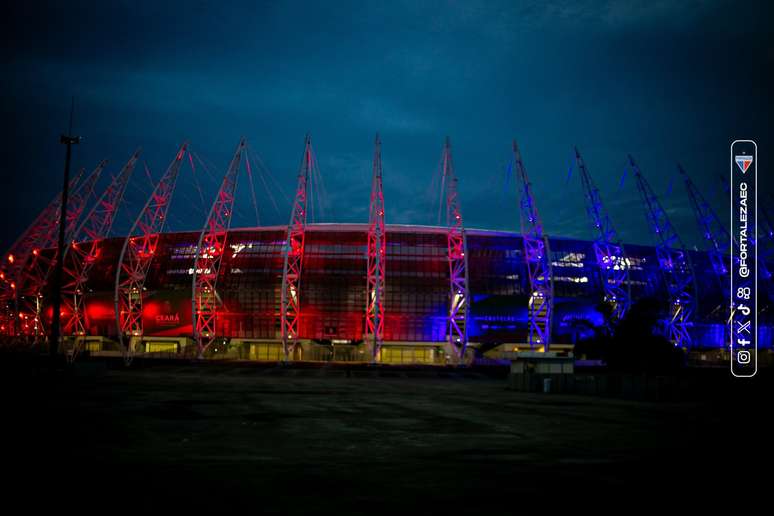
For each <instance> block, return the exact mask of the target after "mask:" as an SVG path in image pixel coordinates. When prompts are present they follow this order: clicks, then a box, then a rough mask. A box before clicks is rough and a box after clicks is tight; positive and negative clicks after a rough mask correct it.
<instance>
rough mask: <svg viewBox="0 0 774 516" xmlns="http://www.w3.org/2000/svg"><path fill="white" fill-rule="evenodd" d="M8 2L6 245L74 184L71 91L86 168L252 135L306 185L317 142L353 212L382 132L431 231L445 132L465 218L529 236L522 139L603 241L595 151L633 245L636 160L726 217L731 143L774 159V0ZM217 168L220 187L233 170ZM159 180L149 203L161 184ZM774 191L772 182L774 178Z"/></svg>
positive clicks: (640, 234) (276, 170)
mask: <svg viewBox="0 0 774 516" xmlns="http://www.w3.org/2000/svg"><path fill="white" fill-rule="evenodd" d="M8 9H9V10H8V11H7V12H6V13H5V15H4V17H3V21H2V23H3V27H2V29H3V30H2V35H0V38H2V39H1V41H2V45H3V53H2V63H3V68H4V80H3V83H2V86H0V87H1V88H2V100H0V110H2V114H3V120H4V121H5V123H4V129H3V139H2V144H0V146H1V147H0V148H1V149H2V155H3V156H4V171H3V181H4V186H5V188H4V191H5V194H4V196H5V202H4V203H2V207H0V216H2V217H3V219H4V220H5V221H6V224H5V225H4V227H3V229H2V234H0V241H1V242H2V243H3V245H7V244H8V243H9V242H10V241H11V240H12V239H13V238H14V237H15V236H16V235H17V234H18V233H19V232H20V231H21V230H22V229H23V227H24V226H25V225H26V224H27V223H28V222H29V221H31V220H32V219H33V218H34V215H35V214H36V213H37V211H39V210H40V208H41V207H42V206H43V205H44V204H45V202H47V200H48V199H50V198H51V197H52V196H53V195H54V194H55V192H56V191H57V190H58V188H59V183H60V179H59V178H60V174H61V166H62V157H63V149H62V148H60V146H59V144H58V143H57V139H58V134H59V133H60V132H61V131H62V130H63V129H64V128H65V126H66V120H67V110H68V107H69V98H70V96H71V95H75V96H76V97H77V99H78V110H77V118H76V128H77V131H78V132H79V133H80V134H83V135H84V136H85V137H86V139H85V141H84V142H83V144H82V145H81V146H79V148H78V149H77V150H76V158H75V159H76V163H77V165H78V166H86V167H92V166H94V164H96V162H98V161H99V160H100V159H102V158H105V157H107V158H109V159H110V160H111V163H112V165H113V166H114V169H113V170H116V169H117V168H118V167H119V166H120V163H121V161H122V160H124V159H126V157H128V155H129V154H130V153H131V151H132V150H133V149H134V148H135V147H136V146H138V145H141V146H142V147H143V148H144V149H145V151H144V154H143V156H144V159H145V161H147V163H148V165H149V167H150V169H151V170H152V173H153V174H154V175H155V176H158V175H159V174H160V173H161V171H162V170H163V168H164V166H165V165H166V163H167V162H168V161H169V159H170V158H171V156H172V155H173V154H174V151H175V148H176V147H177V146H178V145H179V143H180V142H181V141H182V140H183V139H190V140H191V142H192V144H193V145H194V147H195V148H196V149H197V150H198V152H199V153H200V154H201V155H203V156H204V157H206V158H207V159H209V160H210V161H211V162H212V163H213V164H214V167H213V168H218V169H220V171H221V172H222V169H223V167H225V165H226V163H227V161H228V159H229V153H230V152H232V150H233V147H234V145H235V144H236V141H237V140H238V138H239V136H241V135H246V136H247V137H248V138H249V140H250V142H251V145H252V148H253V149H254V150H255V151H256V152H257V153H259V154H260V155H261V156H262V157H263V158H264V160H265V161H266V163H267V165H268V167H269V168H270V169H271V171H272V173H273V174H274V175H275V176H276V177H277V178H278V180H279V182H280V184H282V185H283V188H284V189H285V190H286V191H288V192H290V191H292V190H293V181H294V178H295V171H296V167H297V165H298V161H299V158H300V154H301V147H302V143H303V136H304V134H305V133H306V132H307V131H309V132H311V134H312V136H313V138H314V144H315V147H316V149H317V152H318V156H319V161H320V166H321V169H322V172H323V174H324V177H325V181H326V187H327V191H328V193H329V202H330V206H329V208H330V209H329V210H328V218H329V219H330V220H336V221H348V222H350V221H358V220H365V218H366V216H367V210H366V208H367V203H368V192H369V183H368V181H369V174H370V160H371V155H372V142H373V135H374V133H375V132H376V131H380V132H381V133H382V139H383V151H384V163H385V188H386V194H387V215H388V219H390V218H391V217H392V219H391V220H392V221H393V222H404V223H420V224H429V223H434V222H435V220H436V209H435V208H434V207H433V206H431V204H432V202H431V201H430V200H429V196H428V195H427V190H428V187H429V185H430V184H431V180H432V174H433V173H434V172H435V170H436V167H437V161H438V156H439V153H440V147H441V143H442V139H443V137H444V136H445V135H447V134H448V135H450V136H451V137H452V142H453V145H454V150H455V162H456V165H457V169H458V175H459V176H460V187H461V190H462V191H461V199H462V202H463V210H464V214H465V217H466V219H467V224H468V225H469V226H472V227H487V228H497V229H514V228H517V227H518V212H517V211H516V206H515V203H514V199H515V192H514V190H513V184H512V183H511V185H510V188H509V190H508V191H506V192H504V191H503V187H502V185H503V174H504V166H505V163H506V161H507V160H508V158H509V146H510V140H511V138H514V137H515V138H518V139H519V141H520V143H521V147H522V151H523V154H524V159H525V163H526V166H527V167H528V170H529V173H530V176H531V178H532V181H533V183H534V189H535V192H536V195H537V204H538V208H539V209H540V210H541V214H542V217H543V219H544V222H545V224H546V227H547V230H548V231H549V232H551V233H554V234H562V235H567V236H584V235H588V234H589V232H588V231H587V230H586V229H585V226H584V222H585V219H584V217H585V212H584V210H583V199H582V196H581V193H580V186H579V184H578V178H577V177H572V178H571V180H570V181H569V183H568V182H567V181H566V177H567V168H568V166H569V164H570V160H571V156H572V154H571V151H572V146H573V145H575V144H577V145H579V146H580V148H581V150H582V152H583V153H584V156H585V157H586V161H587V163H588V165H589V167H590V169H591V172H592V173H593V174H594V176H595V179H596V180H597V182H598V184H599V186H600V189H601V191H602V193H603V195H604V196H605V198H606V199H607V201H608V204H609V208H610V211H611V214H612V216H613V218H614V221H615V223H616V225H617V226H618V228H619V230H620V232H621V234H622V236H623V237H624V238H625V239H626V240H627V241H632V242H644V243H647V242H650V241H651V238H650V235H649V233H648V230H647V227H646V225H645V222H644V217H643V216H642V210H641V208H640V206H639V204H638V200H637V195H636V191H635V190H634V185H633V184H632V183H631V181H629V182H628V183H627V184H625V185H624V187H623V189H619V181H620V176H621V173H622V171H623V166H624V162H625V157H626V154H627V153H628V152H631V153H633V154H634V155H635V156H636V157H637V159H638V161H639V162H640V164H641V167H642V170H643V172H644V173H645V174H646V175H647V177H648V178H649V179H650V180H651V182H652V183H653V186H654V188H655V189H656V191H657V192H661V193H665V192H666V190H667V185H668V183H669V182H670V178H672V177H673V176H674V172H675V164H674V163H675V161H676V160H680V161H681V162H682V163H683V164H684V166H685V167H686V169H687V170H688V171H689V173H690V174H691V175H692V176H693V178H694V180H695V181H696V183H697V184H698V185H699V186H700V188H702V189H703V190H704V191H705V194H706V195H707V197H709V198H710V199H711V200H712V201H713V202H716V207H717V209H718V210H719V211H721V210H723V208H724V204H723V202H722V200H721V199H720V198H719V196H717V195H716V192H717V184H718V180H717V177H718V176H719V175H720V174H722V173H724V172H727V158H728V157H727V152H728V151H727V149H728V144H729V142H730V141H731V140H732V139H734V138H740V137H745V138H747V137H752V138H756V139H758V140H759V147H760V148H761V149H764V150H765V149H766V148H771V145H772V143H774V142H772V138H771V130H770V119H771V106H770V104H771V102H770V99H769V93H768V92H769V91H770V86H771V84H770V82H769V81H768V78H767V76H766V72H767V70H769V69H771V67H772V64H774V46H772V40H771V37H770V35H769V34H770V31H769V29H768V27H767V26H766V23H767V21H768V20H771V19H772V17H771V9H770V8H769V7H768V5H767V4H766V3H763V2H759V3H745V2H742V3H740V2H730V1H729V2H726V1H717V2H711V1H697V2H679V3H678V2H667V1H657V2H634V1H615V2H613V1H610V2H590V1H589V2H582V1H579V2H569V1H567V2H564V1H553V2H511V1H507V2H505V1H504V2H491V1H486V2H483V1H482V2H473V1H467V2H463V1H448V2H409V1H406V2H344V1H342V2H287V3H275V2H217V3H216V2H179V3H178V2H158V3H151V2H139V3H138V2H109V3H108V2H65V3H62V2H56V3H41V2H28V3H22V2H18V3H15V4H14V5H13V6H11V7H10V8H8ZM200 172H201V171H200ZM212 173H213V175H216V171H215V170H213V172H212ZM202 178H203V179H202V186H203V189H204V190H205V193H207V192H209V193H210V195H211V194H212V191H213V189H214V186H215V184H216V182H217V179H216V178H214V177H213V178H212V179H211V180H210V179H207V177H206V176H204V175H203V176H202ZM142 179H144V178H142ZM144 181H145V182H144V183H142V184H141V186H142V188H133V190H132V191H133V193H132V194H130V198H131V200H132V201H133V202H139V200H140V199H141V198H142V195H143V188H145V189H146V190H147V188H148V184H147V180H144ZM761 182H762V185H761V187H762V188H764V189H768V190H769V191H771V190H772V188H771V186H772V184H771V180H770V179H768V175H767V174H765V173H764V174H761ZM246 185H247V183H246V182H242V183H241V188H242V189H246V188H247V186H246ZM194 187H195V185H194V184H193V180H192V178H191V177H190V176H188V175H186V176H183V179H182V187H181V190H183V191H185V190H186V189H187V191H186V193H185V194H184V195H181V199H183V200H180V201H178V203H177V204H176V205H175V206H174V209H175V212H176V213H175V216H174V219H172V220H175V219H177V221H178V222H177V223H173V224H172V225H173V226H176V227H175V229H183V228H186V227H187V228H194V227H196V225H197V222H196V221H197V220H198V218H197V217H200V215H199V214H200V213H201V212H202V211H203V207H199V206H198V205H196V202H194V201H196V199H197V198H198V197H199V196H198V192H197V191H196V189H195V188H194ZM241 195H242V196H240V198H239V199H238V201H239V202H242V203H248V205H247V206H243V207H242V208H241V209H240V210H239V211H238V212H237V216H238V219H239V220H236V221H235V223H237V224H252V223H253V222H252V220H254V216H251V213H252V208H251V207H250V206H249V197H248V196H247V193H246V190H243V191H242V194H241ZM277 199H281V196H279V195H277ZM191 200H193V201H191ZM259 201H260V204H261V205H262V210H261V211H262V219H263V222H265V223H285V222H286V220H285V219H286V218H287V217H286V215H285V214H282V216H279V215H277V214H276V213H275V212H273V209H272V208H271V206H270V205H271V204H272V203H271V202H270V201H271V200H270V199H269V198H268V197H266V196H265V195H264V196H261V195H259ZM197 202H199V204H201V203H200V201H197ZM664 203H665V205H666V206H667V207H668V208H669V209H670V213H671V214H672V215H673V217H674V219H675V220H674V222H675V224H676V225H677V226H678V228H679V229H680V230H681V232H682V233H683V234H684V239H685V240H686V241H687V242H689V243H690V244H698V243H699V237H698V233H697V231H696V230H695V224H694V222H693V220H692V214H691V212H690V211H689V209H688V205H687V202H686V199H685V194H684V190H683V189H682V187H681V185H680V184H679V183H676V184H675V187H674V189H673V192H672V194H671V195H670V196H668V197H666V198H665V199H664ZM126 211H127V215H126V217H127V218H128V212H129V211H130V209H127V210H126ZM264 212H265V213H264ZM722 213H723V215H725V212H722Z"/></svg>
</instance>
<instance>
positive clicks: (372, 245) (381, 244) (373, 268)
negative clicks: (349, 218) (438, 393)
mask: <svg viewBox="0 0 774 516" xmlns="http://www.w3.org/2000/svg"><path fill="white" fill-rule="evenodd" d="M386 236H387V235H386V233H385V227H384V191H383V190H382V143H381V140H379V135H378V134H377V135H376V141H375V143H374V163H373V178H372V181H371V203H370V210H369V212H368V249H367V266H366V276H367V278H366V325H365V335H364V341H365V342H366V345H367V346H368V347H369V352H370V354H371V360H372V361H373V362H376V361H378V360H379V357H380V351H381V348H382V342H383V341H384V292H385V287H384V285H385V282H384V270H385V267H384V265H385V259H386V249H387V243H386Z"/></svg>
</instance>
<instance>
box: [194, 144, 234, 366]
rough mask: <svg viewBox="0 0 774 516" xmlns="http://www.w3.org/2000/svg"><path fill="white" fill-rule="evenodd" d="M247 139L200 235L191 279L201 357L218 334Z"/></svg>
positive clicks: (227, 172)
mask: <svg viewBox="0 0 774 516" xmlns="http://www.w3.org/2000/svg"><path fill="white" fill-rule="evenodd" d="M245 145H246V144H245V139H244V138H242V139H241V140H240V142H239V145H237V148H236V152H234V157H233V158H232V159H231V163H230V164H229V166H228V170H226V174H225V176H224V177H223V182H222V183H221V185H220V189H219V190H218V193H217V195H216V196H215V201H214V202H213V203H212V207H211V208H210V213H209V215H207V221H206V222H205V224H204V228H202V232H201V233H200V234H199V242H198V243H197V244H196V254H195V258H194V267H193V277H192V278H191V289H192V295H191V313H192V318H193V337H194V340H195V341H196V349H197V353H198V356H199V358H202V357H203V356H204V352H205V351H206V350H207V348H208V347H209V345H210V344H211V343H212V342H213V340H214V339H215V337H216V334H217V326H216V325H217V309H218V307H219V305H220V300H219V298H218V293H217V291H216V287H217V281H218V273H219V272H220V263H221V261H222V260H223V253H225V252H226V240H227V239H228V229H229V227H230V226H231V215H232V213H233V211H234V193H235V192H236V185H237V177H238V174H239V165H240V163H241V161H242V154H243V153H244V152H245Z"/></svg>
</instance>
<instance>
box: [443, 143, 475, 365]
mask: <svg viewBox="0 0 774 516" xmlns="http://www.w3.org/2000/svg"><path fill="white" fill-rule="evenodd" d="M441 177H442V184H445V185H446V226H447V228H448V229H447V231H446V237H447V238H446V240H447V244H448V259H449V287H450V291H449V323H448V328H447V339H448V340H447V345H448V350H447V353H449V355H450V356H452V357H454V358H455V359H456V360H457V361H463V360H464V359H465V349H466V348H467V345H468V311H469V304H470V300H469V297H468V272H467V271H468V252H467V238H466V235H465V227H464V226H463V224H462V211H461V209H460V203H459V199H458V197H457V178H456V177H455V175H454V165H453V162H452V154H451V142H450V141H449V138H448V137H447V138H446V143H445V145H444V147H443V154H442V156H441Z"/></svg>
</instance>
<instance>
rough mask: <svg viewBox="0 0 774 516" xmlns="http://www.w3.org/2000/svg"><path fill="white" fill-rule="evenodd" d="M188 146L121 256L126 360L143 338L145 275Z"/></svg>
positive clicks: (118, 304)
mask: <svg viewBox="0 0 774 516" xmlns="http://www.w3.org/2000/svg"><path fill="white" fill-rule="evenodd" d="M187 149H188V143H187V142H186V143H183V144H182V145H181V146H180V149H179V150H178V151H177V154H176V155H175V159H174V160H172V163H170V164H169V166H168V167H167V170H166V172H164V175H163V176H162V177H161V179H160V180H159V182H158V184H157V185H156V187H155V188H154V189H153V192H151V194H150V197H149V198H148V200H147V202H146V203H145V206H144V207H143V209H142V211H141V212H140V214H139V215H138V216H137V218H136V219H135V221H134V223H133V224H132V227H131V229H130V230H129V233H128V234H127V236H126V239H125V240H124V245H123V247H122V248H121V254H120V255H119V257H118V266H117V269H116V282H115V291H114V298H113V301H114V306H115V312H116V326H117V329H118V342H119V345H120V347H121V350H122V351H123V353H124V357H125V359H126V360H130V359H131V354H132V352H133V351H134V350H133V347H132V340H131V339H132V338H139V339H141V338H142V335H143V327H142V302H143V291H144V290H145V278H146V276H147V274H148V269H149V268H150V265H151V262H152V261H153V256H154V254H155V253H156V247H157V245H158V242H159V235H160V234H161V233H162V232H163V231H164V225H165V224H166V221H167V211H168V210H169V204H170V203H171V201H172V194H173V193H174V191H175V185H176V184H177V176H178V173H179V172H180V166H181V165H182V163H183V157H184V156H185V153H186V150H187ZM127 337H129V338H130V340H129V342H127V341H126V338H127Z"/></svg>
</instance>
